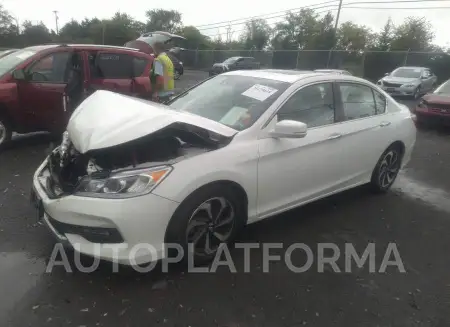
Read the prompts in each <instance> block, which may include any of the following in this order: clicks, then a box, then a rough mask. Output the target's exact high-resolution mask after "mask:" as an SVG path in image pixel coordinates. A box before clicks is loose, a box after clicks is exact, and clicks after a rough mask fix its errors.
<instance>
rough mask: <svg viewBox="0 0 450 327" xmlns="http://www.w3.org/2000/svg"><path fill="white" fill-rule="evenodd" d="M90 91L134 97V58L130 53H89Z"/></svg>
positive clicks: (107, 51) (110, 51)
mask: <svg viewBox="0 0 450 327" xmlns="http://www.w3.org/2000/svg"><path fill="white" fill-rule="evenodd" d="M88 63H89V75H90V76H89V90H90V91H91V92H93V91H96V90H109V91H113V92H117V93H122V94H127V95H132V93H133V56H131V55H130V54H128V53H124V52H120V51H114V50H105V51H88Z"/></svg>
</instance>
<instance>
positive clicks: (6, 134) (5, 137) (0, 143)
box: [0, 115, 12, 150]
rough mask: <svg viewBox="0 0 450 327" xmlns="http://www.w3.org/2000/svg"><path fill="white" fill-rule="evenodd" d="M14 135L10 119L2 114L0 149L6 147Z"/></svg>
mask: <svg viewBox="0 0 450 327" xmlns="http://www.w3.org/2000/svg"><path fill="white" fill-rule="evenodd" d="M11 137H12V129H11V124H10V123H9V121H8V120H7V119H6V118H4V117H2V116H1V115H0V150H1V149H3V148H5V147H6V146H7V145H8V144H9V142H10V141H11Z"/></svg>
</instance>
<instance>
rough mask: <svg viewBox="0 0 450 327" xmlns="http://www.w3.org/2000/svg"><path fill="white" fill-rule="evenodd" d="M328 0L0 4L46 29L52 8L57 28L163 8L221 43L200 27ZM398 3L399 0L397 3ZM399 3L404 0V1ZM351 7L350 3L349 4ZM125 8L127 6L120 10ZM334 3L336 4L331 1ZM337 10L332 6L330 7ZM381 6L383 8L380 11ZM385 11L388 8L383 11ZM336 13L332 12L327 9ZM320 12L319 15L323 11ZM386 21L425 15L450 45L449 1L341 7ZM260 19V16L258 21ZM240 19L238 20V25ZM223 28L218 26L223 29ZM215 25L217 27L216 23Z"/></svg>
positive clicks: (24, 0) (18, 0)
mask: <svg viewBox="0 0 450 327" xmlns="http://www.w3.org/2000/svg"><path fill="white" fill-rule="evenodd" d="M329 1H330V0H303V1H301V2H299V1H297V0H284V1H280V2H277V1H258V2H257V5H254V3H255V2H250V1H241V0H227V1H221V2H217V3H216V2H213V1H206V0H189V1H186V0H170V1H162V0H153V1H142V0H135V1H130V2H129V3H128V2H126V1H123V0H76V1H73V0H72V1H69V0H0V3H1V4H3V6H4V7H5V9H7V10H8V11H9V12H10V13H11V14H12V15H13V16H14V17H15V18H16V19H17V20H18V21H19V23H21V22H23V21H25V20H31V21H32V22H33V23H36V22H39V21H42V22H43V23H44V24H45V25H47V27H48V28H50V29H55V16H54V13H53V11H54V10H57V11H58V12H59V13H58V16H59V27H60V28H61V27H62V26H63V25H64V24H65V23H67V22H69V21H70V20H71V19H75V20H82V19H83V18H85V17H87V18H92V17H98V18H100V19H102V18H109V17H111V16H112V15H114V13H115V12H117V11H120V12H123V13H127V14H129V15H131V16H133V17H134V18H135V19H138V20H141V21H145V20H146V19H145V11H147V10H149V9H155V8H162V9H174V10H178V11H179V12H181V14H182V19H183V23H184V25H194V26H196V27H198V28H199V29H200V31H201V32H202V33H203V34H205V35H208V36H212V37H216V36H217V35H218V34H221V37H222V39H225V38H226V33H227V30H226V27H221V28H216V27H214V26H212V27H214V28H211V26H201V25H205V24H213V23H221V22H224V21H232V20H237V19H240V18H247V17H253V16H260V15H266V16H265V17H273V16H280V15H281V16H282V15H284V11H287V10H290V9H297V10H299V8H300V7H305V6H312V7H314V6H316V7H322V8H318V9H317V12H320V11H322V12H323V11H326V10H328V9H332V8H331V7H325V6H330V5H333V4H334V3H328V4H322V5H318V4H320V3H324V2H329ZM361 1H365V2H367V1H377V2H382V3H377V4H373V3H372V4H355V2H361ZM398 1H402V0H398ZM403 1H404V0H403ZM351 3H353V5H352V4H351ZM125 4H130V5H129V6H124V5H125ZM336 4H337V1H336ZM346 6H347V7H351V6H353V7H354V6H357V7H370V8H374V7H377V8H380V9H358V8H346ZM393 7H397V8H416V9H391V8H393ZM423 7H448V8H446V9H420V8H423ZM334 8H336V7H334ZM383 8H384V9H383ZM387 8H389V9H387ZM332 12H333V14H335V13H336V12H337V11H332ZM322 14H323V13H322ZM389 16H390V17H391V19H392V20H393V22H394V24H400V23H402V21H403V20H404V19H405V18H406V17H408V16H419V17H425V18H426V19H428V21H430V22H431V23H432V25H433V30H434V32H435V40H434V43H435V44H437V45H440V46H450V33H448V29H449V23H448V17H450V0H442V1H441V0H432V1H426V0H423V1H421V2H416V3H411V2H409V3H393V1H392V0H391V1H389V0H343V8H342V10H341V16H340V19H339V21H340V22H341V23H342V22H345V21H352V22H354V23H356V24H361V25H366V26H367V27H370V28H371V29H373V30H374V31H379V30H380V29H381V28H382V27H383V26H384V24H385V23H386V21H387V19H388V17H389ZM262 18H263V17H262ZM282 18H283V17H274V18H270V19H268V20H267V21H268V23H269V24H271V25H274V24H275V23H276V22H277V21H280V20H282ZM240 22H242V21H238V23H240ZM235 24H236V22H231V25H232V26H231V29H232V32H233V37H237V36H238V35H239V33H240V31H241V30H242V29H243V28H244V26H243V25H235ZM223 25H225V23H224V24H219V26H223ZM216 26H217V25H216Z"/></svg>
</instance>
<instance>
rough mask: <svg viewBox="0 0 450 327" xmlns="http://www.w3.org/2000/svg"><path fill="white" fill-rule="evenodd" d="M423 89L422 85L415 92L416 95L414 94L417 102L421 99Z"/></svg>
mask: <svg viewBox="0 0 450 327" xmlns="http://www.w3.org/2000/svg"><path fill="white" fill-rule="evenodd" d="M421 90H422V89H421V87H420V85H419V86H418V87H417V88H416V90H415V91H414V94H413V98H414V100H417V99H419V98H420V94H421V93H420V92H421Z"/></svg>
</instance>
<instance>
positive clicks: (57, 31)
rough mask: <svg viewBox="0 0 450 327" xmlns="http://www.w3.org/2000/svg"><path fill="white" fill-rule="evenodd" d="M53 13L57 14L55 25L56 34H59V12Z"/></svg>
mask: <svg viewBox="0 0 450 327" xmlns="http://www.w3.org/2000/svg"><path fill="white" fill-rule="evenodd" d="M53 13H54V14H55V24H56V34H59V28H58V19H59V17H58V10H53Z"/></svg>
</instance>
